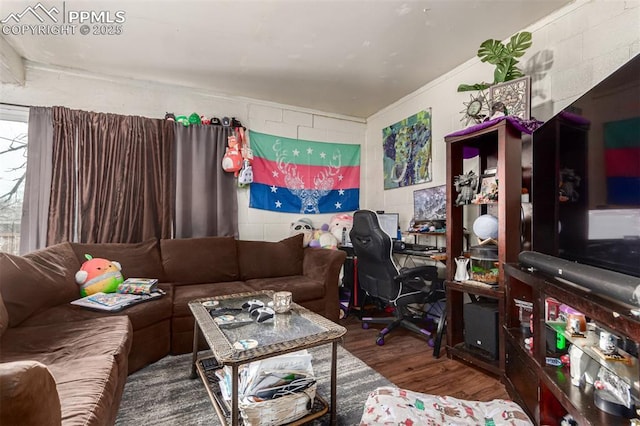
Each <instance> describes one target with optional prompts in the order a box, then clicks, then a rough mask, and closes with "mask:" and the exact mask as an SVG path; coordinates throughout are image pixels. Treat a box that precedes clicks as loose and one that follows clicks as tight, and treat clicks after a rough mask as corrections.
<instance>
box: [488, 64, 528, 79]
mask: <svg viewBox="0 0 640 426" xmlns="http://www.w3.org/2000/svg"><path fill="white" fill-rule="evenodd" d="M517 63H518V61H517V60H516V59H514V58H506V59H505V60H504V61H503V62H501V63H499V64H497V65H496V70H495V71H494V73H493V79H494V83H504V82H505V81H511V80H514V79H516V78H519V77H523V76H524V74H522V71H520V70H519V69H518V67H516V64H517Z"/></svg>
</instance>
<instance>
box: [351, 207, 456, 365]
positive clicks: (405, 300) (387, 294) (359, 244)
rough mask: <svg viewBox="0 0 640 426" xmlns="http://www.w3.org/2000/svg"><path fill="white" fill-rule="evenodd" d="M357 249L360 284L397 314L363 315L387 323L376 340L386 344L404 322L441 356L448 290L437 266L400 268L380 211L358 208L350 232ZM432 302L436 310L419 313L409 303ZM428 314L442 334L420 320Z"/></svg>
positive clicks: (365, 319)
mask: <svg viewBox="0 0 640 426" xmlns="http://www.w3.org/2000/svg"><path fill="white" fill-rule="evenodd" d="M349 236H350V237H351V243H352V244H353V250H354V252H355V255H356V257H357V259H358V270H357V274H358V286H359V289H360V290H362V291H364V292H365V294H366V296H368V297H372V298H374V299H376V300H377V301H379V302H382V303H383V304H385V305H387V306H390V307H391V308H392V309H393V312H394V316H393V317H387V318H375V317H363V318H362V321H363V323H362V327H363V328H368V326H369V323H382V324H387V326H386V327H385V328H383V329H382V331H380V333H379V334H378V338H377V339H376V343H377V344H378V345H380V346H382V345H384V338H385V336H386V335H387V334H388V333H389V332H390V331H391V330H393V329H394V328H396V327H398V326H401V327H405V328H407V329H409V330H411V331H414V332H416V333H418V334H420V335H422V336H424V337H426V338H427V339H428V340H429V343H430V344H431V343H433V344H434V348H435V349H437V350H434V356H436V357H437V356H439V353H440V348H439V346H440V341H441V337H442V333H443V332H444V322H445V317H446V315H445V313H444V309H445V308H444V306H445V305H446V304H445V303H443V302H444V298H445V292H444V288H443V282H442V280H439V279H438V271H437V268H436V267H435V266H418V267H415V268H404V269H402V270H400V269H399V268H398V267H397V266H396V263H395V262H394V260H393V242H392V240H391V237H390V236H389V235H387V233H386V232H384V231H383V230H382V228H381V227H380V224H379V222H378V215H377V214H376V213H375V212H373V211H370V210H358V211H356V212H355V213H354V215H353V228H352V229H351V232H350V233H349ZM414 303H416V304H429V305H430V306H432V307H435V309H434V311H437V312H436V313H435V314H434V312H422V311H420V312H421V314H420V315H417V314H416V313H415V312H416V311H415V310H411V309H409V308H408V306H407V305H409V304H414ZM425 314H431V317H432V318H433V317H435V318H433V319H436V320H437V323H438V335H436V336H432V333H431V332H430V331H428V330H426V329H424V328H422V327H420V326H418V325H417V324H416V322H418V321H424V320H425Z"/></svg>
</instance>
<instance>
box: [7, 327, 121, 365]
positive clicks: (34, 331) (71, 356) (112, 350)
mask: <svg viewBox="0 0 640 426" xmlns="http://www.w3.org/2000/svg"><path fill="white" fill-rule="evenodd" d="M132 333H133V332H132V329H131V323H130V322H129V318H127V317H126V316H122V315H118V316H111V317H105V318H94V319H88V320H84V321H77V322H73V323H65V324H55V323H52V324H47V325H39V326H30V327H12V328H10V329H8V330H7V331H6V332H5V333H4V335H3V336H2V340H0V349H1V352H0V361H1V362H9V361H19V360H22V359H32V360H35V361H39V362H41V363H43V364H44V365H46V366H50V365H52V364H55V363H57V362H64V361H69V360H73V361H76V362H79V361H80V360H82V359H84V358H87V357H92V356H101V355H110V356H112V357H114V358H116V359H117V360H118V362H119V363H120V362H123V363H124V364H123V365H124V366H125V367H126V360H127V356H128V355H129V350H130V349H131V339H132V337H131V335H132Z"/></svg>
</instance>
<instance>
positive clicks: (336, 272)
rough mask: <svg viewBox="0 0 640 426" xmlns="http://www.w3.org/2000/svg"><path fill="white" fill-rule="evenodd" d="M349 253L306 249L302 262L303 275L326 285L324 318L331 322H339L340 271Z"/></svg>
mask: <svg viewBox="0 0 640 426" xmlns="http://www.w3.org/2000/svg"><path fill="white" fill-rule="evenodd" d="M346 257H347V253H345V252H344V251H342V250H328V249H321V248H305V249H304V259H303V261H302V274H303V275H304V276H306V277H309V278H311V279H313V280H316V281H322V282H323V285H324V299H325V309H324V316H325V317H327V318H328V319H330V320H331V321H334V322H336V321H338V319H339V317H340V301H339V298H338V286H339V282H338V280H339V278H340V269H341V268H342V265H343V264H344V260H345V259H346Z"/></svg>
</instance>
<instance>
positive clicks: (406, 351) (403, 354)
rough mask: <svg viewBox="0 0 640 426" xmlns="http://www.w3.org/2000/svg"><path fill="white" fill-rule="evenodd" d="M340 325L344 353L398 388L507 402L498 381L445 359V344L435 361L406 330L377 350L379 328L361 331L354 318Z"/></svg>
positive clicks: (422, 342) (425, 346) (423, 341)
mask: <svg viewBox="0 0 640 426" xmlns="http://www.w3.org/2000/svg"><path fill="white" fill-rule="evenodd" d="M340 324H341V325H342V326H343V327H345V328H346V329H347V334H346V336H345V338H344V347H345V349H347V350H348V351H349V352H351V353H352V354H353V355H355V356H356V357H358V358H360V359H361V360H363V361H364V362H365V363H367V365H369V366H370V367H371V368H373V369H375V370H376V371H377V372H379V373H380V374H382V375H383V376H385V377H386V378H387V379H389V380H390V381H391V382H393V383H394V384H395V385H397V386H398V387H401V388H405V389H409V390H412V391H416V392H424V393H430V394H436V395H449V396H453V397H456V398H461V399H471V400H478V401H488V400H491V399H495V398H503V399H509V395H508V394H507V392H506V390H505V387H504V385H503V384H502V383H501V382H500V381H499V380H498V379H497V378H495V377H493V376H490V375H487V374H485V373H484V372H482V371H480V370H478V369H476V368H474V367H471V366H468V365H467V364H464V363H462V362H460V361H454V360H451V359H449V358H447V355H446V349H445V348H444V342H443V348H442V350H441V355H440V358H438V359H436V358H434V357H433V348H431V347H430V346H429V345H428V344H427V342H426V339H423V338H421V337H420V336H418V335H417V334H414V333H412V332H410V331H408V330H405V329H395V330H393V331H392V332H391V333H390V334H388V335H387V337H386V339H385V344H384V345H383V346H378V345H377V344H376V337H377V335H378V332H379V331H380V329H382V327H383V326H382V325H376V324H371V327H370V328H369V329H368V330H364V329H363V328H362V326H361V322H360V320H359V319H358V318H357V317H356V316H355V315H349V316H347V317H346V318H344V319H341V320H340ZM338 374H339V373H338Z"/></svg>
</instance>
